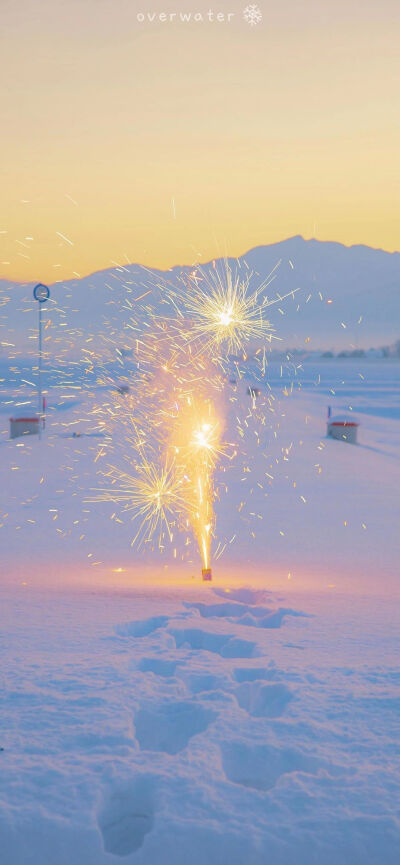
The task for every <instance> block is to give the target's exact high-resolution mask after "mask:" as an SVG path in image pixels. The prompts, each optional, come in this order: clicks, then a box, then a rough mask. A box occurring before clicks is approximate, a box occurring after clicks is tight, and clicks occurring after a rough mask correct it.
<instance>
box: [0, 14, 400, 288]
mask: <svg viewBox="0 0 400 865" xmlns="http://www.w3.org/2000/svg"><path fill="white" fill-rule="evenodd" d="M245 6H246V0H244V2H243V3H242V2H238V0H234V2H233V0H232V2H230V0H218V2H216V3H215V4H214V3H213V2H210V0H207V2H203V0H197V2H196V0H166V2H161V0H143V2H142V0H140V2H136V0H68V2H66V0H1V3H0V16H1V28H0V29H1V46H0V55H1V60H0V63H1V67H2V74H1V87H2V96H1V105H2V118H3V122H2V129H1V145H0V147H1V154H2V155H1V161H0V170H1V204H0V232H1V233H0V262H1V264H0V277H3V278H10V279H18V280H21V281H32V280H36V281H38V280H42V281H44V282H49V283H51V282H54V281H56V280H66V279H73V278H74V276H77V275H82V276H83V275H86V274H88V273H90V272H92V271H95V270H99V269H101V268H105V267H110V266H112V265H113V264H116V263H119V264H126V263H127V262H140V263H142V264H147V265H149V266H153V267H162V268H164V267H169V266H171V265H173V264H183V263H186V264H188V263H191V262H193V261H195V260H200V261H206V260H208V259H210V258H212V257H214V256H217V255H220V254H226V253H227V254H229V255H240V254H242V253H244V252H245V251H246V250H248V249H250V248H251V247H253V246H257V245H259V244H264V243H272V242H275V241H277V240H282V239H284V238H285V237H288V236H290V235H293V234H303V235H304V236H305V237H317V238H319V239H321V240H337V241H340V242H342V243H345V244H353V243H365V244H368V245H371V246H379V247H383V248H384V249H386V250H390V251H392V250H395V249H396V250H399V249H400V167H399V166H400V157H399V154H400V97H399V90H400V88H399V82H400V51H399V31H400V28H399V25H400V2H399V0H302V2H301V0H279V2H276V3H272V2H271V0H269V2H266V0H260V3H259V7H260V9H261V12H262V15H263V20H262V22H261V23H260V24H258V25H256V26H254V27H250V26H249V24H247V23H246V22H245V21H244V20H243V15H242V13H243V8H244V7H245ZM209 9H211V10H213V12H214V13H215V15H216V13H218V12H223V13H224V14H225V21H216V20H214V21H212V22H210V21H208V19H207V12H208V10H209ZM190 10H192V12H198V13H202V14H203V16H204V18H205V20H204V21H203V22H200V21H197V22H193V23H189V24H188V23H183V22H180V21H179V20H178V21H177V20H175V21H174V22H172V23H170V22H169V21H164V22H158V23H156V22H155V21H153V22H150V21H149V20H145V21H144V22H143V21H139V20H138V15H139V17H140V16H141V15H145V16H147V13H149V14H150V15H151V14H152V13H154V12H157V13H159V12H165V13H170V12H177V13H179V12H183V13H185V12H188V11H190ZM228 13H232V15H231V19H230V21H228V20H227V16H228Z"/></svg>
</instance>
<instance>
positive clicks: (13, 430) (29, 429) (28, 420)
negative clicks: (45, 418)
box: [10, 416, 39, 439]
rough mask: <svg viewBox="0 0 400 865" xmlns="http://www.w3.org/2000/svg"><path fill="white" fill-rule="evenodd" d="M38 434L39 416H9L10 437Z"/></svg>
mask: <svg viewBox="0 0 400 865" xmlns="http://www.w3.org/2000/svg"><path fill="white" fill-rule="evenodd" d="M38 434H39V417H38V416H36V417H10V439H16V438H18V437H19V436H31V435H38Z"/></svg>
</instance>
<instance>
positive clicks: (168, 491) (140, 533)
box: [87, 461, 186, 548]
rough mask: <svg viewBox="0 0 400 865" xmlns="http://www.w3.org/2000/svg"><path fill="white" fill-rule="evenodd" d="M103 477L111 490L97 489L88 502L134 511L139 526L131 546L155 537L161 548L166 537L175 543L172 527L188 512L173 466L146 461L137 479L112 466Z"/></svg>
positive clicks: (136, 475)
mask: <svg viewBox="0 0 400 865" xmlns="http://www.w3.org/2000/svg"><path fill="white" fill-rule="evenodd" d="M104 475H105V477H107V478H108V479H109V481H110V484H111V486H110V487H108V488H104V489H97V493H98V495H97V496H95V497H94V498H92V499H88V500H87V501H92V502H93V501H95V502H103V501H109V502H116V503H119V504H123V510H124V511H134V515H133V517H132V520H139V521H140V522H139V526H138V528H137V531H136V534H135V536H134V538H133V539H132V542H131V543H132V546H133V544H135V543H136V542H138V543H139V545H141V544H144V543H148V542H150V541H151V540H152V539H153V538H154V537H156V538H157V542H158V546H159V548H162V547H163V541H164V536H165V534H166V535H167V536H168V538H169V540H170V541H172V539H173V532H172V528H173V525H174V523H175V522H176V520H177V519H178V517H179V515H180V514H181V513H182V512H183V511H184V510H185V508H186V502H185V498H184V496H183V493H182V484H183V479H182V477H181V475H180V474H179V472H178V473H177V471H176V467H175V466H174V465H173V464H172V463H171V464H170V465H165V466H161V467H160V466H158V465H156V464H154V463H152V462H147V461H146V462H143V463H141V464H139V465H138V466H137V467H136V474H135V475H134V474H129V473H127V472H124V471H121V470H120V469H118V468H116V467H115V466H109V467H108V471H107V472H105V473H104Z"/></svg>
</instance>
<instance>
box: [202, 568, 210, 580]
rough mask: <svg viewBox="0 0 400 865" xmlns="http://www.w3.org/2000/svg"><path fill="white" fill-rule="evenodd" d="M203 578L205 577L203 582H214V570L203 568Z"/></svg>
mask: <svg viewBox="0 0 400 865" xmlns="http://www.w3.org/2000/svg"><path fill="white" fill-rule="evenodd" d="M201 576H202V577H203V582H207V581H211V580H212V570H211V568H202V571H201Z"/></svg>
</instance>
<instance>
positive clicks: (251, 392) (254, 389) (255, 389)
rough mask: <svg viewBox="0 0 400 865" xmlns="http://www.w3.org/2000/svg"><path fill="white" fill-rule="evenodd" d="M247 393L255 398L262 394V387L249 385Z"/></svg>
mask: <svg viewBox="0 0 400 865" xmlns="http://www.w3.org/2000/svg"><path fill="white" fill-rule="evenodd" d="M247 393H248V395H249V396H251V397H253V399H254V397H256V396H260V388H259V387H253V386H252V385H249V387H248V388H247Z"/></svg>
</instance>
